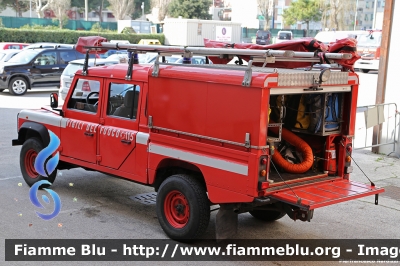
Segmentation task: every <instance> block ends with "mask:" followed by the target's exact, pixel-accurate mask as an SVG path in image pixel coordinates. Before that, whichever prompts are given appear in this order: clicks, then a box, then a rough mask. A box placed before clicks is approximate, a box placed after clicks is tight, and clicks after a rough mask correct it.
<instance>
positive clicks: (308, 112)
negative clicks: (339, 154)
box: [269, 93, 342, 174]
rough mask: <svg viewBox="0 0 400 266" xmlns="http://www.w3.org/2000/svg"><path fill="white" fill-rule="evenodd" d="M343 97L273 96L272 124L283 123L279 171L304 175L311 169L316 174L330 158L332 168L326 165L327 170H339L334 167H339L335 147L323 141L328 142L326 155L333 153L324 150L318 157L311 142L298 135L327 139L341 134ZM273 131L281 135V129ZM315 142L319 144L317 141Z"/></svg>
mask: <svg viewBox="0 0 400 266" xmlns="http://www.w3.org/2000/svg"><path fill="white" fill-rule="evenodd" d="M341 98H342V97H341V94H339V93H310V94H293V95H274V96H271V108H272V112H271V121H278V123H282V124H283V128H282V131H281V142H280V143H279V144H278V145H277V146H278V149H277V150H275V152H274V154H273V156H272V161H273V162H274V163H275V164H276V165H277V166H278V168H279V169H281V170H283V171H284V172H287V173H292V174H302V173H306V172H307V171H309V170H310V169H311V167H313V170H314V171H315V170H316V168H321V167H320V165H321V164H320V163H319V161H320V160H327V158H329V160H330V163H329V169H327V167H326V166H327V163H326V162H325V163H324V167H323V168H324V171H325V172H328V173H329V174H335V172H336V168H335V167H333V165H335V164H336V163H335V160H336V156H335V145H334V144H333V143H331V142H329V143H328V142H327V139H326V138H323V139H322V140H320V141H323V142H324V145H325V146H326V148H325V149H324V150H325V153H329V156H328V155H326V154H321V153H320V149H319V151H318V152H317V154H314V153H315V151H314V149H312V148H311V147H310V143H309V142H307V141H305V140H304V139H303V138H302V137H301V136H299V134H298V133H297V135H296V134H295V133H294V132H299V133H308V134H310V133H311V134H313V135H314V134H315V135H323V136H324V135H329V134H333V133H334V132H336V133H338V132H339V129H340V121H341ZM322 114H325V115H324V116H323V115H322ZM322 125H323V126H322ZM269 130H270V131H271V132H272V133H274V134H275V135H279V130H278V128H277V127H275V128H274V127H271V128H269ZM312 141H315V138H314V139H312ZM324 157H325V159H324Z"/></svg>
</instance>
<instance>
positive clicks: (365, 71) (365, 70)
mask: <svg viewBox="0 0 400 266" xmlns="http://www.w3.org/2000/svg"><path fill="white" fill-rule="evenodd" d="M360 70H361V72H362V73H368V72H369V69H360Z"/></svg>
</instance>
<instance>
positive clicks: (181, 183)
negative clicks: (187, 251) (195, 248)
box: [156, 175, 210, 241]
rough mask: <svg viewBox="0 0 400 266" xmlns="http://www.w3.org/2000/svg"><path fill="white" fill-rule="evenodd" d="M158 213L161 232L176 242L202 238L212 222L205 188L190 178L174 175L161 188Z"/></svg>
mask: <svg viewBox="0 0 400 266" xmlns="http://www.w3.org/2000/svg"><path fill="white" fill-rule="evenodd" d="M156 209H157V217H158V221H159V222H160V225H161V227H162V229H163V230H164V232H165V233H166V234H167V235H168V236H169V237H170V238H172V239H176V240H187V241H188V240H191V239H196V238H198V237H200V236H201V235H202V234H203V233H204V232H205V230H206V229H207V226H208V223H209V221H210V205H209V201H208V197H207V194H206V190H205V187H204V185H203V184H201V183H200V182H199V181H198V180H196V179H194V178H192V177H190V176H188V175H173V176H171V177H169V178H167V179H166V180H165V181H164V182H163V183H162V184H161V186H160V188H159V190H158V193H157V203H156Z"/></svg>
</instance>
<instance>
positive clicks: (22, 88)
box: [8, 77, 29, 96]
mask: <svg viewBox="0 0 400 266" xmlns="http://www.w3.org/2000/svg"><path fill="white" fill-rule="evenodd" d="M28 88H29V85H28V83H27V82H26V79H24V78H22V77H15V78H13V79H11V81H10V83H9V84H8V90H9V92H10V93H11V94H12V95H16V96H21V95H24V94H25V93H26V92H27V91H28Z"/></svg>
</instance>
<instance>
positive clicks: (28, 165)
mask: <svg viewBox="0 0 400 266" xmlns="http://www.w3.org/2000/svg"><path fill="white" fill-rule="evenodd" d="M43 148H44V147H43V144H42V142H41V141H40V140H39V139H37V138H30V139H28V140H27V141H25V142H24V144H23V145H22V148H21V153H20V159H19V163H20V168H21V173H22V176H23V178H24V180H25V182H26V183H27V184H28V186H30V187H31V186H33V184H35V183H36V182H38V181H41V180H47V181H49V182H50V183H53V182H54V180H55V179H56V175H57V169H55V170H54V172H53V173H51V174H50V176H49V177H46V176H42V175H40V174H38V173H37V172H36V169H35V166H34V165H35V160H36V157H37V155H38V153H39V152H40V151H41V150H43ZM43 187H45V185H43Z"/></svg>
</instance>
